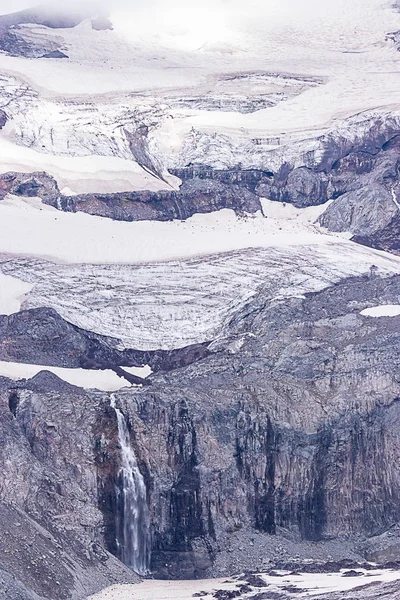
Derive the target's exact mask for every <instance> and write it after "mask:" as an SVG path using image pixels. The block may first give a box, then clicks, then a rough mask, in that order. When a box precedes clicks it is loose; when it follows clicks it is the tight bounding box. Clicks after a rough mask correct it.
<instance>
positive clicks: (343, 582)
mask: <svg viewBox="0 0 400 600" xmlns="http://www.w3.org/2000/svg"><path fill="white" fill-rule="evenodd" d="M357 570H358V571H359V572H360V573H361V576H356V577H343V576H342V572H340V573H326V574H325V573H322V574H321V573H318V574H314V573H304V574H303V573H302V574H299V575H289V574H288V573H286V575H285V576H282V577H272V576H268V575H262V577H263V579H264V580H265V581H266V583H267V584H268V587H267V588H262V589H253V591H252V592H249V593H244V594H242V595H241V596H240V597H241V598H246V599H247V598H249V599H250V598H252V597H255V596H256V595H257V594H259V593H260V592H261V591H262V592H271V596H272V595H273V593H274V592H275V593H276V592H279V591H281V590H282V588H285V587H288V586H293V587H295V588H297V591H296V592H293V593H290V592H287V597H288V598H312V597H313V596H315V595H319V594H322V593H323V594H326V593H329V592H344V591H349V590H352V589H354V588H356V587H358V586H361V585H369V584H371V583H375V582H392V581H397V580H398V579H400V572H399V571H389V570H382V571H369V572H366V571H363V570H361V569H357ZM244 581H245V579H241V578H236V579H230V578H228V579H227V578H223V579H205V580H196V581H156V580H148V581H143V582H142V583H139V584H137V585H115V586H113V587H110V588H108V589H106V590H104V591H103V592H100V593H99V594H96V595H94V596H90V600H155V599H157V600H192V599H193V597H194V595H195V594H196V595H199V594H200V592H204V595H202V596H201V597H202V598H204V600H212V599H213V598H214V597H215V596H214V594H215V592H216V591H218V590H235V589H236V590H237V588H238V586H239V585H240V584H242V583H244ZM285 597H286V596H285Z"/></svg>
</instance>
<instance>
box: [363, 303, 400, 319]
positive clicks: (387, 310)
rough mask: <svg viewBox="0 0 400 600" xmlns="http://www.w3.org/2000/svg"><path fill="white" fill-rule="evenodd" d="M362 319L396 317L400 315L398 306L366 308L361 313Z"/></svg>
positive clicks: (385, 305) (399, 306)
mask: <svg viewBox="0 0 400 600" xmlns="http://www.w3.org/2000/svg"><path fill="white" fill-rule="evenodd" d="M360 314H362V315H363V316H364V317H398V316H399V315H400V304H383V305H382V306H373V307H372V308H366V309H365V310H362V311H361V313H360Z"/></svg>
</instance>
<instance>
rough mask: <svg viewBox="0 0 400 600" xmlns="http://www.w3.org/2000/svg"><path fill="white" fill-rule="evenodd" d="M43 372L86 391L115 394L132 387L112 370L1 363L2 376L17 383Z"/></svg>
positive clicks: (0, 372)
mask: <svg viewBox="0 0 400 600" xmlns="http://www.w3.org/2000/svg"><path fill="white" fill-rule="evenodd" d="M41 371H50V372H51V373H54V375H57V377H59V378H60V379H63V380H64V381H66V382H68V383H70V384H72V385H76V386H78V387H82V388H85V389H97V390H102V391H105V392H115V391H117V390H120V389H122V388H123V387H129V386H130V383H129V381H127V380H126V379H124V378H122V377H118V375H117V374H116V373H114V371H111V370H110V369H106V370H104V371H95V370H93V371H91V370H88V369H66V368H63V367H51V366H43V365H31V364H25V363H16V362H5V361H0V376H2V377H8V378H10V379H13V380H15V381H17V380H19V379H31V378H32V377H34V376H35V375H37V374H38V373H40V372H41Z"/></svg>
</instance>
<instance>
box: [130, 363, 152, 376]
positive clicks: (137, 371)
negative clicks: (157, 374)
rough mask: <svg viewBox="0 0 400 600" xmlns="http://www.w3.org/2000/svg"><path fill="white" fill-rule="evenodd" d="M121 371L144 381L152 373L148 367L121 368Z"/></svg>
mask: <svg viewBox="0 0 400 600" xmlns="http://www.w3.org/2000/svg"><path fill="white" fill-rule="evenodd" d="M123 369H124V371H127V372H128V373H130V374H131V375H136V377H141V378H142V379H146V378H147V377H149V375H151V374H152V372H153V370H152V368H151V367H150V365H143V366H141V367H123Z"/></svg>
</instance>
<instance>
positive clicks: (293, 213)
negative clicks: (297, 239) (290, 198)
mask: <svg viewBox="0 0 400 600" xmlns="http://www.w3.org/2000/svg"><path fill="white" fill-rule="evenodd" d="M260 202H261V206H262V211H263V215H264V217H268V218H270V219H278V220H286V219H288V220H291V219H297V220H299V221H303V222H307V221H308V222H310V223H316V221H317V220H318V218H319V217H320V216H321V215H322V214H323V213H324V212H325V211H326V209H327V208H328V207H329V206H330V205H331V204H332V202H333V200H328V202H325V204H320V205H319V206H308V207H307V208H296V207H295V206H293V204H289V203H287V202H276V201H275V200H269V199H268V198H260Z"/></svg>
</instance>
